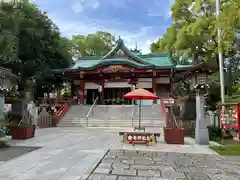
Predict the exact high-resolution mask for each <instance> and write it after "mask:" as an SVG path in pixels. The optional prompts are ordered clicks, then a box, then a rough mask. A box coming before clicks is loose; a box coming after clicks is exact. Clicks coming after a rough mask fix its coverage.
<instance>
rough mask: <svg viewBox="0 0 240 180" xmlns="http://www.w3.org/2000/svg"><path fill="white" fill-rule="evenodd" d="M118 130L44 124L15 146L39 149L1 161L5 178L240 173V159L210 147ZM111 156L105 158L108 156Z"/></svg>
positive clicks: (150, 178) (134, 178)
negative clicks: (148, 139) (137, 139)
mask: <svg viewBox="0 0 240 180" xmlns="http://www.w3.org/2000/svg"><path fill="white" fill-rule="evenodd" d="M120 130H122V129H119V128H81V127H76V128H46V129H37V132H36V137H35V138H32V139H28V140H24V141H20V140H12V141H11V145H13V146H19V147H20V146H24V147H41V148H40V149H37V150H34V151H32V152H29V153H27V154H24V155H22V156H19V157H16V158H13V159H11V160H9V159H7V158H6V161H5V162H1V163H0V179H1V180H10V179H11V180H85V179H88V180H108V179H114V180H125V179H126V180H127V179H129V180H140V179H141V180H154V179H156V180H157V179H158V180H161V178H162V179H187V178H188V179H194V178H195V179H199V180H201V179H207V178H209V179H210V178H212V179H214V180H215V179H216V180H217V179H223V180H224V179H231V180H235V179H238V176H239V177H240V174H238V173H239V172H240V158H239V157H233V158H229V157H219V156H218V155H216V153H215V152H213V151H211V150H209V149H208V147H207V146H199V145H196V144H194V142H193V140H192V139H191V138H186V139H185V143H186V145H167V144H165V143H164V140H163V137H162V136H161V137H160V138H159V140H158V144H157V145H154V146H150V147H147V146H144V145H139V146H137V145H136V146H131V145H126V144H123V143H122V141H121V137H119V136H118V132H119V131H120ZM106 153H107V155H106V156H105V157H104V155H105V154H106Z"/></svg>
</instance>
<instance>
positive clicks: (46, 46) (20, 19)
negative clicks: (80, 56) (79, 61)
mask: <svg viewBox="0 0 240 180" xmlns="http://www.w3.org/2000/svg"><path fill="white" fill-rule="evenodd" d="M0 6H1V11H0V21H1V23H0V32H1V33H0V58H1V62H0V65H1V66H4V67H7V68H10V69H11V70H12V71H13V73H15V74H17V75H19V76H20V78H21V81H20V86H19V87H20V88H21V89H24V87H25V86H26V83H27V81H29V80H34V81H35V82H37V83H36V85H37V88H39V86H40V87H41V86H42V85H43V84H45V83H46V79H45V77H48V78H47V79H48V82H49V79H51V80H54V79H55V78H54V77H53V76H52V74H51V72H50V69H54V68H65V67H68V66H69V64H70V63H71V54H70V53H69V52H70V47H71V46H70V41H69V40H67V39H66V38H63V37H61V35H60V32H59V30H58V27H57V26H56V25H55V24H54V23H53V22H52V21H51V19H49V17H48V16H47V14H46V13H42V12H41V11H40V10H39V9H38V8H37V7H36V6H35V5H34V4H32V3H29V2H28V1H23V2H19V1H17V2H14V1H13V2H1V5H0ZM54 82H56V81H55V80H54V81H51V83H53V84H56V83H54Z"/></svg>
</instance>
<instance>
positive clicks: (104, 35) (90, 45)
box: [72, 31, 115, 56]
mask: <svg viewBox="0 0 240 180" xmlns="http://www.w3.org/2000/svg"><path fill="white" fill-rule="evenodd" d="M72 43H73V49H72V51H73V53H74V54H76V55H80V56H103V55H105V54H107V53H108V52H109V51H110V50H111V48H112V47H113V45H114V43H115V37H114V36H113V35H111V33H108V32H104V31H97V32H96V33H94V34H88V35H86V36H84V35H75V36H73V37H72Z"/></svg>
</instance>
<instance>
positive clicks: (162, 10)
mask: <svg viewBox="0 0 240 180" xmlns="http://www.w3.org/2000/svg"><path fill="white" fill-rule="evenodd" d="M153 1H154V5H153V6H151V7H149V8H148V16H159V17H163V18H164V19H168V18H169V17H170V16H171V14H172V13H171V11H169V8H170V7H171V6H172V5H173V3H174V2H175V0H162V1H161V0H160V1H159V0H153ZM163 1H164V2H163Z"/></svg>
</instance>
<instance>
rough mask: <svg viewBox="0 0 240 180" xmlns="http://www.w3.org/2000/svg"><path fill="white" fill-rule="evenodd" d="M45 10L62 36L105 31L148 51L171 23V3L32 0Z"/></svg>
mask: <svg viewBox="0 0 240 180" xmlns="http://www.w3.org/2000/svg"><path fill="white" fill-rule="evenodd" d="M32 1H33V2H34V3H35V4H36V5H37V6H38V7H39V8H40V9H41V10H42V11H46V12H47V13H48V15H49V17H50V18H51V19H52V20H53V22H54V23H55V24H57V25H58V27H59V28H60V31H61V33H62V35H63V36H66V37H69V38H71V36H72V35H76V34H81V35H87V34H89V33H94V32H96V31H99V30H100V31H107V32H110V33H112V34H113V35H114V36H120V37H121V38H122V39H123V41H124V43H125V44H126V45H127V46H128V47H129V48H135V46H136V45H137V47H138V49H141V50H142V52H143V53H149V52H150V49H149V48H150V45H151V43H152V42H154V41H156V40H157V39H158V38H159V37H160V36H161V35H163V33H164V32H165V30H166V28H167V27H168V26H169V25H170V24H171V13H170V12H171V11H170V9H171V5H172V2H173V0H32Z"/></svg>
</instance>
